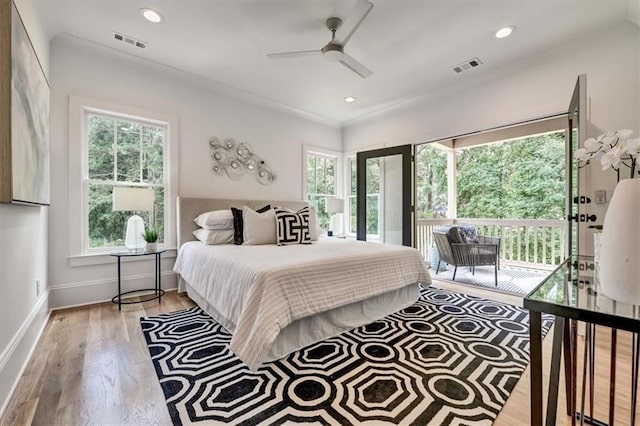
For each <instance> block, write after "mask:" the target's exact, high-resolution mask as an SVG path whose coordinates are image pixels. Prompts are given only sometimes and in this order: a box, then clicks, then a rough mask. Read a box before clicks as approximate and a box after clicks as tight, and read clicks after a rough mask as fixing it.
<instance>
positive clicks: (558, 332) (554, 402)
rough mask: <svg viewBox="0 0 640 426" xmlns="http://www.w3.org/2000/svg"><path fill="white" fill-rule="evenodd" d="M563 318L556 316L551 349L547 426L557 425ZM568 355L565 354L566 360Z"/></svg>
mask: <svg viewBox="0 0 640 426" xmlns="http://www.w3.org/2000/svg"><path fill="white" fill-rule="evenodd" d="M564 323H565V319H564V318H563V317H559V316H556V317H555V323H554V327H553V348H552V349H551V375H550V380H549V393H548V394H547V419H546V421H545V424H546V425H547V426H554V425H555V424H556V416H557V412H558V390H559V387H560V386H559V384H560V357H561V356H562V342H563V340H564V330H565V328H564ZM566 356H567V354H566V353H565V358H566Z"/></svg>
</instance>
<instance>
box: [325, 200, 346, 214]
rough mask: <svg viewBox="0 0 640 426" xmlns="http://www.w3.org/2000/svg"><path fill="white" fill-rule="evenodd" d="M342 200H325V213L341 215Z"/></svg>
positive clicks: (342, 210) (342, 208)
mask: <svg viewBox="0 0 640 426" xmlns="http://www.w3.org/2000/svg"><path fill="white" fill-rule="evenodd" d="M343 212H344V200H343V199H342V198H327V213H343Z"/></svg>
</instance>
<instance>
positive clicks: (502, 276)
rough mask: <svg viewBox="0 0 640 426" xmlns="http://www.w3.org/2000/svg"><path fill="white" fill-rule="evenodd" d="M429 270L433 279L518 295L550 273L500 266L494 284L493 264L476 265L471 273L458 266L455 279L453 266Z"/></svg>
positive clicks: (529, 290)
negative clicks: (443, 269) (441, 269)
mask: <svg viewBox="0 0 640 426" xmlns="http://www.w3.org/2000/svg"><path fill="white" fill-rule="evenodd" d="M429 271H430V272H431V278H433V279H435V280H447V281H452V282H455V283H458V284H469V285H471V286H480V287H485V288H488V289H490V290H497V291H500V292H502V293H509V294H517V295H519V296H526V295H527V294H529V293H530V292H531V291H532V290H533V289H534V288H536V287H537V286H538V284H540V283H541V282H542V281H543V280H544V279H545V278H546V277H547V276H549V274H550V273H551V272H550V271H534V270H531V269H522V268H515V267H502V268H501V269H500V270H499V271H498V285H497V286H496V281H495V276H494V271H493V266H476V270H475V273H472V272H471V271H470V270H469V268H468V267H466V266H461V267H459V268H458V272H457V273H456V279H455V280H453V266H449V268H448V269H447V270H445V271H440V272H438V275H436V272H435V270H433V269H430V270H429Z"/></svg>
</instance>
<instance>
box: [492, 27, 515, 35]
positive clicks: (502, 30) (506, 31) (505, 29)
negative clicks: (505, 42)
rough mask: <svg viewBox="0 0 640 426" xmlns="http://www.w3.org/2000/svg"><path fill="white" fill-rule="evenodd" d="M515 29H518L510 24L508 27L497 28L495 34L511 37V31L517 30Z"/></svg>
mask: <svg viewBox="0 0 640 426" xmlns="http://www.w3.org/2000/svg"><path fill="white" fill-rule="evenodd" d="M515 29H516V27H514V26H513V25H508V26H506V27H502V28H500V29H498V30H496V32H495V36H496V38H505V37H509V36H510V35H511V33H513V32H514V31H515Z"/></svg>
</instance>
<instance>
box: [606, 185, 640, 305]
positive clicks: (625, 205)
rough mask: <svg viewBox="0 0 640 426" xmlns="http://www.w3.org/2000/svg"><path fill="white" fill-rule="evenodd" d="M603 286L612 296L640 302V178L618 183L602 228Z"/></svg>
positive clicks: (609, 295) (633, 302) (632, 302)
mask: <svg viewBox="0 0 640 426" xmlns="http://www.w3.org/2000/svg"><path fill="white" fill-rule="evenodd" d="M600 288H601V290H602V292H603V293H604V294H605V295H606V296H608V297H610V298H611V299H614V300H617V301H620V302H623V303H627V304H631V305H640V179H625V180H622V181H620V182H619V183H618V185H617V186H616V188H615V191H614V192H613V197H611V202H610V203H609V208H608V209H607V214H606V215H605V217H604V224H603V227H602V241H601V248H600Z"/></svg>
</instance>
